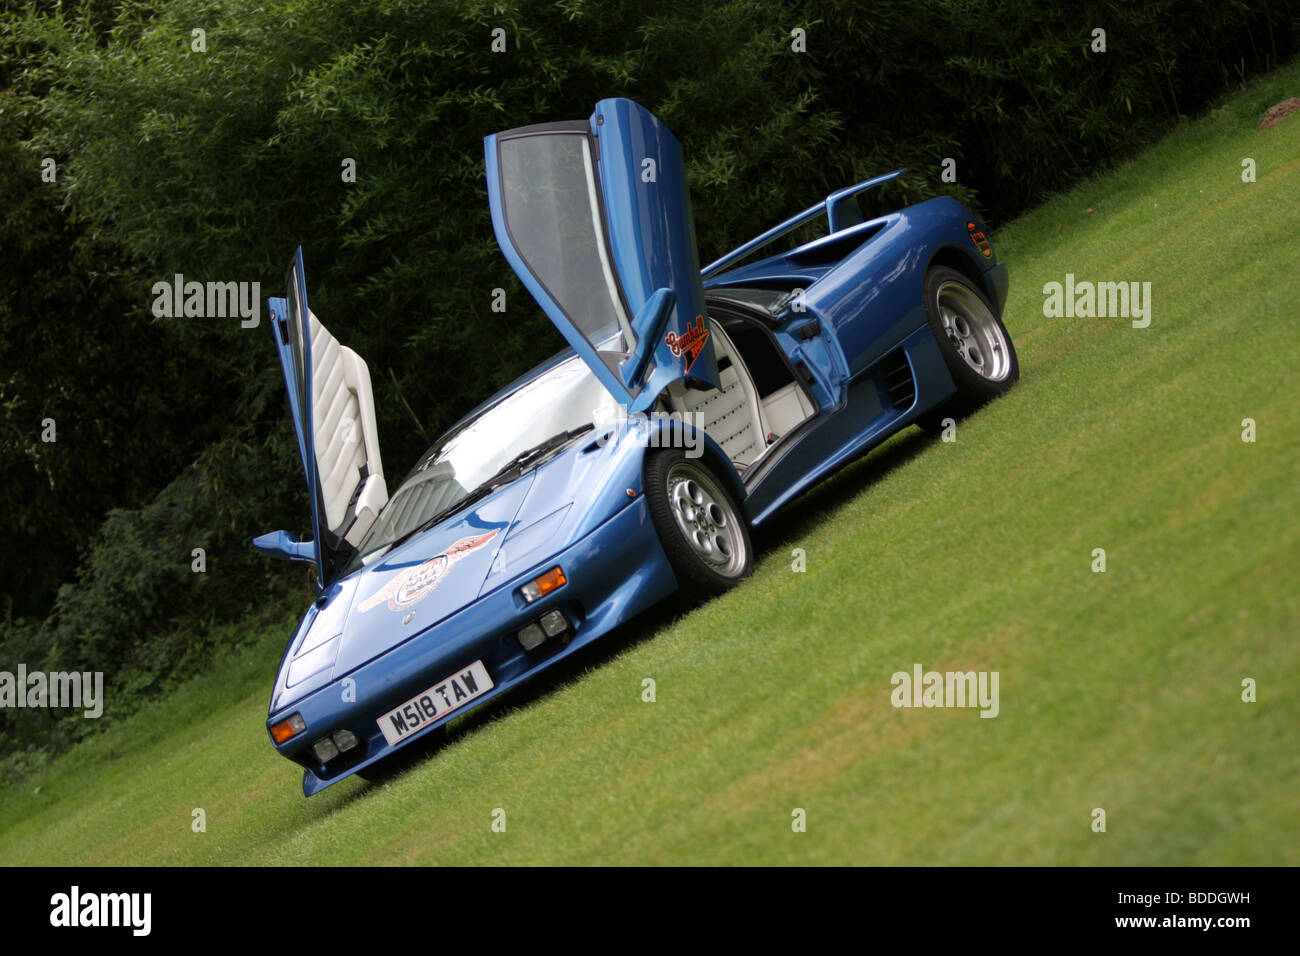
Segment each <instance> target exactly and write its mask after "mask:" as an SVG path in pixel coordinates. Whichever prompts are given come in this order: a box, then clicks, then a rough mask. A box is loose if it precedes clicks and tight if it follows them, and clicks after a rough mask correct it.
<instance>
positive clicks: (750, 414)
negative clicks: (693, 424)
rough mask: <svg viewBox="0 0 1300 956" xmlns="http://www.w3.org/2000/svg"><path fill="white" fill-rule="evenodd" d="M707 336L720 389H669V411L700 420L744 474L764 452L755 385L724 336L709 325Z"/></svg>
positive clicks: (764, 430) (718, 328) (764, 437)
mask: <svg viewBox="0 0 1300 956" xmlns="http://www.w3.org/2000/svg"><path fill="white" fill-rule="evenodd" d="M709 333H710V335H712V337H713V353H714V355H715V356H716V357H717V360H718V365H719V368H720V371H719V376H718V377H719V380H720V381H721V383H722V388H721V389H693V388H687V387H686V386H685V385H683V384H682V383H680V382H678V383H676V384H674V385H670V386H669V387H668V405H669V410H670V411H675V412H682V413H685V414H688V415H691V416H694V415H697V414H698V415H700V416H702V417H703V426H704V431H705V434H707V435H708V436H709V437H710V438H712V439H713V440H714V441H716V442H717V443H718V445H719V446H721V448H722V450H723V452H724V453H725V454H726V456H727V457H728V458H730V459H731V461H732V462H733V463H734V464H735V466H736V467H737V468H738V469H741V470H743V469H745V468H747V467H748V466H749V465H750V464H751V463H752V462H753V461H754V460H755V459H756V458H758V457H759V456H760V455H761V454H763V452H764V451H765V450H766V449H767V428H766V425H765V424H764V422H763V412H762V407H761V405H760V404H759V400H758V391H757V390H756V389H755V388H754V382H753V380H752V379H751V378H750V377H749V372H748V370H747V369H746V368H745V366H744V363H743V362H741V360H740V357H739V355H738V354H737V352H736V349H735V346H734V345H732V343H731V339H729V338H728V337H727V333H725V332H724V331H723V330H722V327H721V326H719V325H717V324H710V326H709ZM726 360H730V361H729V362H728V361H726ZM691 420H692V421H694V420H695V419H694V417H692V418H691Z"/></svg>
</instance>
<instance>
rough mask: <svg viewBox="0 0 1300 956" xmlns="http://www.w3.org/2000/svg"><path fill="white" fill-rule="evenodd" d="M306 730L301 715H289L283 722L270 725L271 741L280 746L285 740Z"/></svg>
mask: <svg viewBox="0 0 1300 956" xmlns="http://www.w3.org/2000/svg"><path fill="white" fill-rule="evenodd" d="M306 729H307V722H306V721H304V720H303V719H302V714H290V715H289V716H288V717H286V718H285V719H284V720H282V721H280V722H278V723H274V724H272V725H271V739H272V740H274V741H275V742H276V743H277V744H282V743H284V742H285V741H286V740H291V739H292V738H294V737H297V736H298V735H299V734H300V733H302V732H303V731H304V730H306Z"/></svg>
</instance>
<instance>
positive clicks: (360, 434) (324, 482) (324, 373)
mask: <svg viewBox="0 0 1300 956" xmlns="http://www.w3.org/2000/svg"><path fill="white" fill-rule="evenodd" d="M310 322H311V364H312V373H311V378H312V420H313V421H312V440H313V443H314V444H315V447H316V477H317V480H318V481H319V483H320V487H321V497H322V498H323V499H324V504H325V522H326V526H327V527H328V528H329V530H330V531H332V532H333V533H335V534H338V535H341V536H343V537H345V538H346V540H347V541H348V542H349V543H350V544H353V545H356V544H359V543H360V541H361V537H362V536H363V535H364V534H365V533H366V531H367V530H368V529H369V528H370V526H371V525H372V524H374V521H375V517H376V516H377V515H378V514H379V510H380V509H381V508H382V507H383V506H384V503H385V502H386V501H387V500H388V488H387V485H385V483H384V467H383V464H382V461H381V459H380V457H379V440H378V428H377V426H376V424H375V402H374V395H373V393H372V391H371V386H370V370H369V369H367V368H366V363H365V362H364V361H363V360H362V359H361V357H360V356H359V355H357V353H356V352H354V351H352V350H351V349H350V348H348V347H347V346H345V345H341V344H339V341H338V339H336V338H334V336H333V335H331V334H330V331H329V330H328V329H327V328H325V326H323V325H321V323H320V321H319V320H318V319H317V318H316V315H315V313H312V314H311V316H310ZM363 467H364V468H365V472H366V478H365V483H364V484H363V485H362V486H361V491H360V494H359V495H357V499H356V503H355V506H353V507H351V508H350V507H349V505H351V504H352V496H353V493H354V492H356V490H357V484H358V482H359V481H360V475H361V469H362V468H363Z"/></svg>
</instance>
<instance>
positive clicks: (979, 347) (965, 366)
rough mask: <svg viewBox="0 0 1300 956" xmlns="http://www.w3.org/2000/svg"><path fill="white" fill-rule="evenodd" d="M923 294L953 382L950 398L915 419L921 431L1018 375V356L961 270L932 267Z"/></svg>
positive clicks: (998, 391)
mask: <svg viewBox="0 0 1300 956" xmlns="http://www.w3.org/2000/svg"><path fill="white" fill-rule="evenodd" d="M924 294H925V318H926V321H927V322H929V323H930V330H931V331H932V332H934V337H935V340H936V341H937V342H938V343H939V352H940V354H942V355H943V361H944V364H945V365H947V366H948V371H949V372H950V373H951V374H952V379H953V381H954V382H955V383H956V385H957V391H956V393H955V394H954V395H953V396H952V397H951V398H949V399H948V400H947V401H945V402H944V403H943V404H942V405H940V406H939V407H938V408H934V409H932V410H930V411H929V412H926V413H925V414H924V415H922V416H921V417H920V418H919V419H917V424H918V425H920V426H921V427H922V428H924V429H926V430H927V431H938V430H940V429H941V428H942V423H943V420H944V419H945V418H953V419H958V418H961V417H963V416H964V415H969V414H970V413H971V412H973V411H975V409H977V408H979V407H980V406H981V405H983V404H984V403H985V402H987V401H989V400H990V399H993V398H997V397H998V396H999V395H1002V394H1004V393H1005V392H1006V391H1007V390H1008V389H1009V388H1011V386H1012V385H1014V384H1015V383H1016V380H1017V379H1019V378H1020V360H1019V359H1018V358H1017V357H1016V347H1015V345H1014V344H1013V343H1012V341H1011V335H1010V333H1008V332H1007V327H1006V326H1005V325H1003V324H1002V319H1001V318H999V317H998V314H997V311H996V310H995V309H994V308H993V303H991V302H990V301H989V298H988V296H986V295H985V294H984V290H982V289H981V288H980V287H979V286H978V285H976V284H975V283H974V282H972V281H971V280H970V279H968V278H967V277H966V276H964V275H963V274H962V273H960V272H958V271H957V270H956V269H950V268H948V267H947V266H934V267H932V268H931V269H930V271H929V272H927V273H926V274H925V293H924ZM963 333H967V334H965V335H963Z"/></svg>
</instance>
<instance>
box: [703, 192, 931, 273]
mask: <svg viewBox="0 0 1300 956" xmlns="http://www.w3.org/2000/svg"><path fill="white" fill-rule="evenodd" d="M905 172H907V169H906V168H904V169H896V170H894V171H893V172H892V173H885V174H884V175H882V176H875V177H873V178H872V179H867V180H863V181H862V182H860V183H858V184H857V185H856V186H846V187H844V188H843V189H840V190H837V191H836V192H833V193H831V194H830V195H829V196H827V197H826V198H825V199H823V200H822V201H821V202H819V203H818V204H817V205H815V206H809V207H808V208H807V209H805V210H804V211H803V212H801V213H799V214H798V215H797V216H791V217H790V218H789V219H787V220H786V221H785V222H783V223H781V224H780V225H779V226H773V227H772V228H771V229H769V230H767V232H765V233H763V234H762V235H761V236H755V237H754V238H753V239H751V240H749V242H747V243H745V244H744V245H743V246H737V247H736V248H735V249H732V250H731V251H730V252H728V253H727V254H726V255H725V256H723V257H722V258H721V259H717V260H714V261H713V262H710V263H709V264H708V265H707V266H705V267H704V268H703V269H702V270H700V277H701V278H704V279H707V278H709V276H711V275H714V274H715V273H717V272H719V271H721V270H722V269H724V268H726V267H727V266H729V265H731V264H732V263H733V262H737V261H739V260H740V259H744V258H745V257H746V256H748V255H749V254H750V253H752V252H756V251H757V250H759V249H761V248H763V246H765V245H767V244H768V243H770V242H774V241H776V240H777V239H780V238H781V237H782V236H784V235H785V234H786V233H788V232H793V231H794V230H795V229H798V228H799V227H800V226H802V225H803V224H804V223H806V222H809V221H811V220H813V219H816V218H817V217H818V216H820V215H821V214H822V213H823V212H824V213H826V220H827V222H828V223H829V225H830V229H829V232H828V235H829V234H830V233H835V232H839V231H840V230H841V229H847V228H849V227H850V226H856V225H857V224H858V223H860V222H862V211H861V210H860V209H859V208H858V204H857V203H856V202H854V201H853V200H855V199H857V197H858V195H859V194H860V193H864V192H866V191H867V190H868V189H871V188H872V187H873V186H879V185H880V184H881V183H887V182H889V181H890V180H891V179H897V178H898V177H899V176H901V175H903V173H905Z"/></svg>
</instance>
